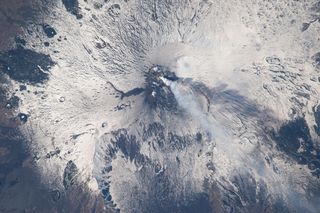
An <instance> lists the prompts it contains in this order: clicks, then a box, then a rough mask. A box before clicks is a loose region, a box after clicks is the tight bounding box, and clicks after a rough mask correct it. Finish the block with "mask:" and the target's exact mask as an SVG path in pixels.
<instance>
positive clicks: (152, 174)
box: [0, 0, 320, 213]
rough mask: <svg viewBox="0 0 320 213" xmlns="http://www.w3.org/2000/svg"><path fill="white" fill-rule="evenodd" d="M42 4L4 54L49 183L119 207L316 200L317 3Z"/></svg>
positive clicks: (247, 208) (314, 204) (303, 206)
mask: <svg viewBox="0 0 320 213" xmlns="http://www.w3.org/2000/svg"><path fill="white" fill-rule="evenodd" d="M46 8H50V10H40V11H39V14H38V15H37V18H36V19H35V20H36V21H33V22H30V23H28V25H27V27H25V28H23V32H24V33H23V36H21V39H22V40H23V41H25V43H24V42H21V40H19V41H16V43H17V44H16V46H14V47H13V49H12V50H8V51H6V52H2V53H1V54H0V68H1V73H2V74H3V75H4V76H5V77H6V78H7V79H8V83H7V84H8V87H9V88H11V91H14V90H15V89H16V88H20V89H18V90H17V91H15V96H16V97H18V98H19V103H20V104H19V106H18V108H17V109H16V111H15V112H16V114H17V113H20V114H19V115H18V114H17V116H19V117H18V118H19V119H20V123H21V125H20V131H21V134H22V135H23V137H25V138H26V141H27V145H28V148H29V152H30V153H31V155H32V156H34V160H33V166H34V168H35V169H36V171H37V172H38V174H39V176H40V179H41V182H43V184H44V185H46V186H48V187H49V188H56V189H57V190H58V191H59V192H61V191H68V190H70V188H72V187H75V186H80V187H83V188H86V189H88V192H87V193H89V194H92V195H94V196H100V195H101V196H102V197H103V200H104V204H105V206H106V208H108V209H110V210H114V211H116V212H117V211H118V212H119V211H120V212H125V213H127V212H128V213H133V212H139V213H140V212H146V213H147V212H173V213H178V212H295V211H298V212H301V211H305V212H317V210H318V209H319V208H320V206H319V201H320V181H319V176H320V147H319V142H320V137H319V135H320V129H319V128H320V106H319V93H320V74H319V73H320V72H319V70H320V54H319V51H320V42H319V35H320V34H319V32H320V23H319V21H320V2H316V1H308V0H301V1H293V0H292V1H276V0H272V1H266V0H258V1H257V0H243V1H235V0H225V1H219V0H174V1H173V0H162V1H160V0H159V1H158V0H156V1H144V0H142V1H138V0H122V1H120V0H110V1H109V0H108V1H102V0H95V1H87V0H79V1H77V0H73V1H71V0H62V1H57V2H55V3H48V4H47V5H46ZM17 61H20V62H19V63H17ZM21 86H24V87H26V89H21ZM9 96H10V95H9ZM70 196H71V195H70Z"/></svg>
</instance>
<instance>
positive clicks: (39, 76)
mask: <svg viewBox="0 0 320 213" xmlns="http://www.w3.org/2000/svg"><path fill="white" fill-rule="evenodd" d="M54 64H55V63H54V62H53V61H52V59H51V57H50V56H49V55H45V54H42V53H37V52H35V51H33V50H30V49H25V48H23V47H17V48H16V49H12V50H9V51H7V52H4V53H0V73H1V72H2V73H5V74H7V75H8V76H9V77H10V78H11V79H13V80H16V81H18V82H21V83H30V84H38V83H44V82H45V81H46V80H48V79H49V74H48V71H49V69H50V67H52V66H53V65H54Z"/></svg>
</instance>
